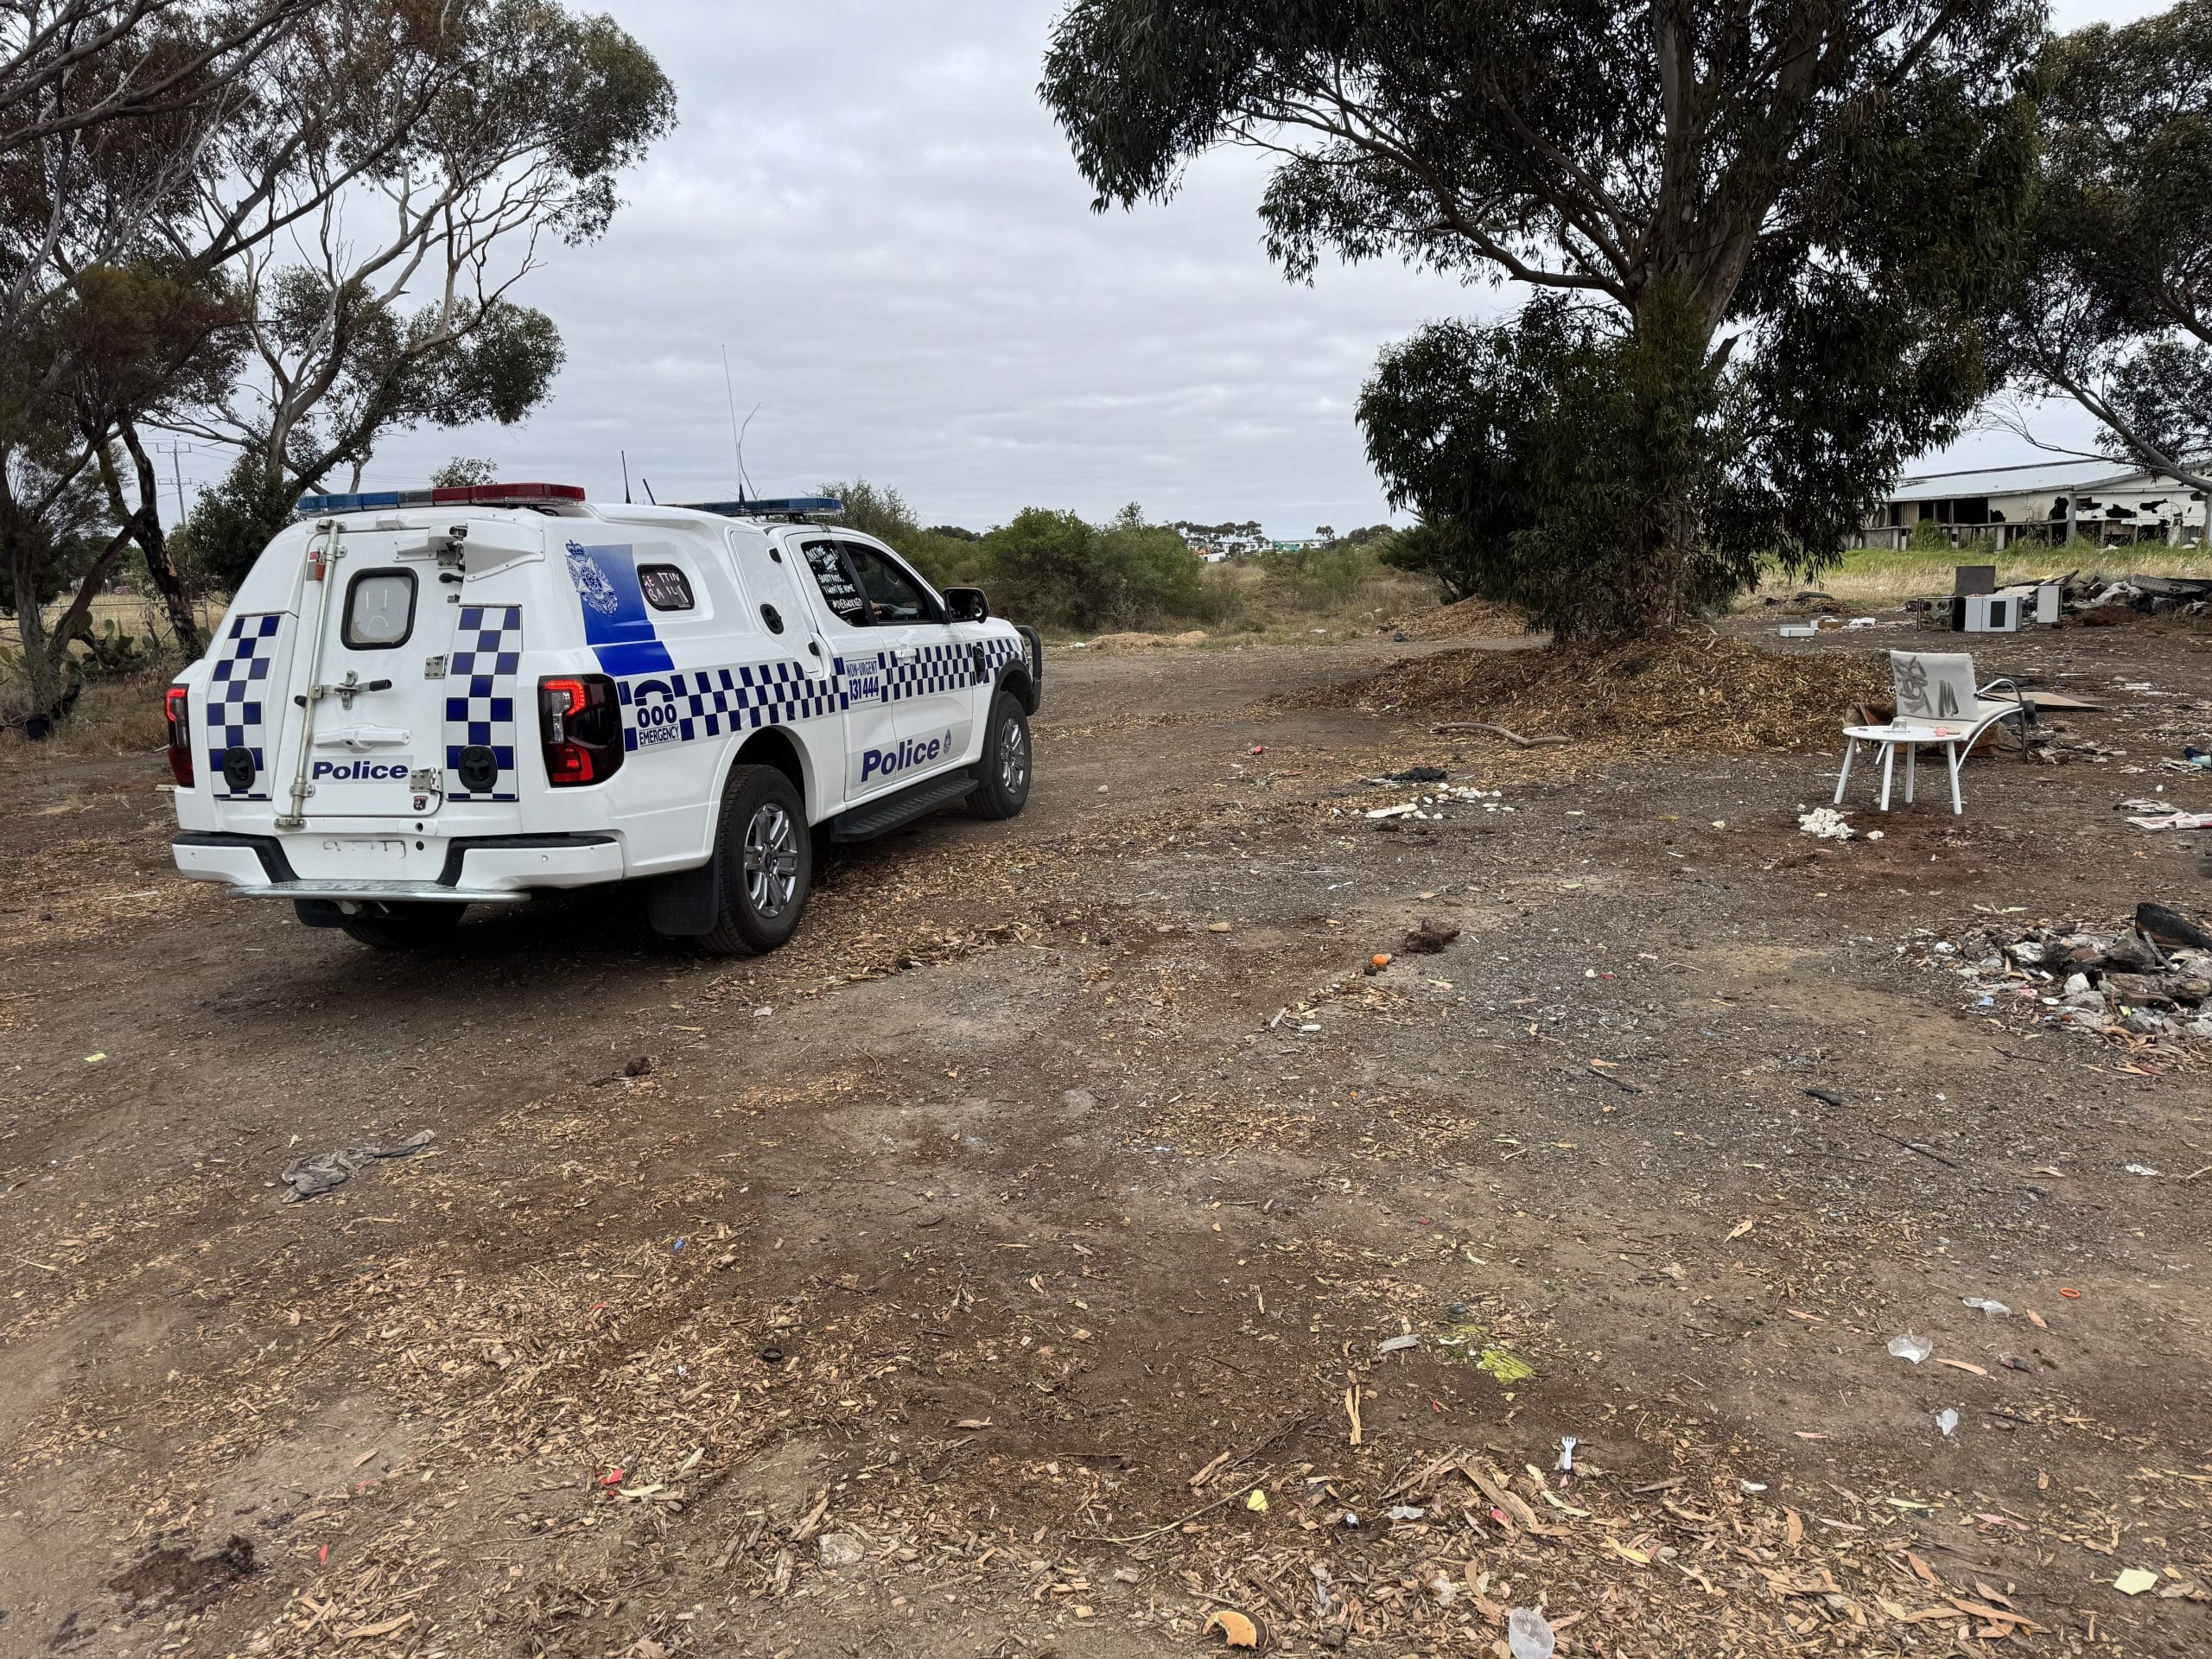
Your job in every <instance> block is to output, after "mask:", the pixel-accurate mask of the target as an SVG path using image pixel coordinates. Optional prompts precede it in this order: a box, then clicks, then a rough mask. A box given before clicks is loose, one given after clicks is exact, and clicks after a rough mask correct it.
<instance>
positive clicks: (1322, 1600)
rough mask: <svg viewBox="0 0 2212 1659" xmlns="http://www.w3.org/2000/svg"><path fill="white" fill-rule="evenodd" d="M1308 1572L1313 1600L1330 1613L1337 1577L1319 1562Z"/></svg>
mask: <svg viewBox="0 0 2212 1659" xmlns="http://www.w3.org/2000/svg"><path fill="white" fill-rule="evenodd" d="M1306 1571H1307V1572H1309V1573H1312V1574H1313V1599H1314V1601H1315V1602H1317V1603H1318V1604H1319V1607H1320V1611H1323V1612H1327V1611H1329V1592H1330V1590H1331V1588H1332V1586H1334V1585H1335V1584H1336V1581H1337V1580H1336V1575H1335V1574H1334V1573H1331V1572H1330V1571H1329V1569H1328V1568H1327V1567H1325V1566H1323V1565H1322V1564H1321V1563H1320V1562H1319V1561H1316V1562H1314V1563H1313V1566H1312V1567H1308V1568H1307V1569H1306ZM1135 1576H1136V1575H1135V1573H1131V1574H1130V1577H1131V1578H1133V1579H1134V1578H1135Z"/></svg>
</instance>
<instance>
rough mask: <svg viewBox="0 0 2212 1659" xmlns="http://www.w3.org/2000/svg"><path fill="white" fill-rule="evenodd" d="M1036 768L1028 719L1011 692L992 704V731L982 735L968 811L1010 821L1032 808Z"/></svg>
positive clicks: (984, 816) (980, 815) (1017, 699)
mask: <svg viewBox="0 0 2212 1659" xmlns="http://www.w3.org/2000/svg"><path fill="white" fill-rule="evenodd" d="M1033 770H1034V767H1033V764H1032V758H1031V754H1030V748H1029V716H1028V715H1027V714H1025V713H1024V712H1023V711H1022V708H1021V701H1020V698H1018V697H1016V696H1014V694H1013V693H1012V692H1011V691H1001V692H1000V693H999V695H998V697H997V699H996V700H995V702H993V703H992V704H991V724H990V728H989V729H988V731H987V732H986V733H985V734H983V760H982V766H979V767H978V768H977V769H976V771H977V776H976V787H975V789H974V790H973V791H971V792H970V793H969V797H968V810H969V811H971V812H973V813H974V814H975V815H976V817H979V818H1010V817H1014V814H1015V813H1017V812H1019V811H1020V810H1021V809H1022V808H1023V807H1025V806H1027V804H1029V779H1030V776H1031V773H1032V772H1033Z"/></svg>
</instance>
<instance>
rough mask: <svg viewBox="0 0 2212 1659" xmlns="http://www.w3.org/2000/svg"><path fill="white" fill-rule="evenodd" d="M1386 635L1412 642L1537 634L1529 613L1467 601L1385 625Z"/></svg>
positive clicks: (1409, 616) (1479, 600) (1481, 600)
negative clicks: (1392, 634)
mask: <svg viewBox="0 0 2212 1659" xmlns="http://www.w3.org/2000/svg"><path fill="white" fill-rule="evenodd" d="M1383 632H1390V633H1402V634H1404V635H1405V636H1406V637H1407V638H1408V639H1467V638H1470V637H1473V638H1479V639H1510V638H1514V637H1516V636H1518V635H1521V634H1524V633H1531V632H1535V624H1534V623H1532V622H1530V621H1529V618H1528V615H1527V613H1525V612H1523V611H1522V610H1520V609H1518V608H1517V607H1514V606H1511V605H1501V604H1499V603H1498V602H1497V601H1495V600H1489V599H1463V600H1461V601H1459V603H1458V604H1456V605H1440V606H1438V607H1435V608H1434V609H1433V610H1427V611H1413V612H1409V613H1407V614H1406V615H1404V616H1402V617H1399V618H1398V619H1397V620H1395V621H1393V622H1388V623H1385V624H1384V625H1383Z"/></svg>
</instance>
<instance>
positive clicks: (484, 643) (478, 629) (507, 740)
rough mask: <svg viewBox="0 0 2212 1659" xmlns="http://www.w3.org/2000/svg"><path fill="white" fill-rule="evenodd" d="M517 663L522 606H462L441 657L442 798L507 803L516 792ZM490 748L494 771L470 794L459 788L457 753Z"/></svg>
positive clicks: (458, 758) (519, 647)
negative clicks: (443, 658) (485, 786)
mask: <svg viewBox="0 0 2212 1659" xmlns="http://www.w3.org/2000/svg"><path fill="white" fill-rule="evenodd" d="M521 666H522V607H521V606H519V605H465V606H463V607H461V621H460V624H459V626H457V627H456V628H455V629H454V636H453V650H452V651H451V652H448V655H447V658H446V720H445V750H446V799H448V800H449V801H512V800H514V799H516V798H517V797H516V794H515V674H516V672H517V671H518V670H519V669H520V668H521ZM473 747H485V748H488V749H490V750H491V751H492V753H493V755H495V756H496V757H497V758H498V760H499V776H498V777H497V778H496V779H493V783H492V787H491V788H490V789H488V790H486V791H482V792H480V793H478V794H471V793H469V792H468V791H467V790H466V789H463V788H462V787H461V751H462V750H463V749H467V748H473Z"/></svg>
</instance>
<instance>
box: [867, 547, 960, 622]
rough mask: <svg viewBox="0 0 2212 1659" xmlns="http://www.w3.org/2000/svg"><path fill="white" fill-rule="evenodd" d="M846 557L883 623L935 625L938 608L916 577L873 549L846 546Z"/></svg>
mask: <svg viewBox="0 0 2212 1659" xmlns="http://www.w3.org/2000/svg"><path fill="white" fill-rule="evenodd" d="M845 557H846V558H847V559H849V561H851V563H852V567H853V571H854V574H855V575H857V576H859V577H860V579H861V591H862V592H864V593H866V594H867V595H868V603H869V604H871V605H873V606H874V607H875V620H877V621H879V622H934V621H936V620H938V615H937V607H936V606H935V605H934V604H932V603H931V601H930V598H929V595H928V594H925V593H924V592H923V591H922V589H921V586H920V584H919V583H918V582H915V580H914V579H913V577H912V576H911V575H907V574H906V571H904V570H902V569H899V567H898V566H897V565H896V564H893V563H892V562H891V561H890V560H889V559H887V558H885V557H884V556H883V555H882V554H880V553H879V552H877V551H876V550H874V548H872V547H863V546H862V545H861V543H858V542H847V543H845Z"/></svg>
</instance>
